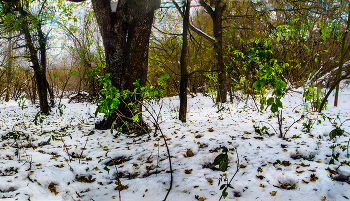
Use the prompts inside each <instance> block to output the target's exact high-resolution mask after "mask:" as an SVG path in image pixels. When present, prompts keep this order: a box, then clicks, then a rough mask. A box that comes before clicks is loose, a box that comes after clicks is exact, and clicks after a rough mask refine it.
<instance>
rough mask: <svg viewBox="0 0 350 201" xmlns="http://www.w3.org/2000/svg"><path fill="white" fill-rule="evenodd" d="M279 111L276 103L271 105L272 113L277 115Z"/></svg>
mask: <svg viewBox="0 0 350 201" xmlns="http://www.w3.org/2000/svg"><path fill="white" fill-rule="evenodd" d="M277 111H278V106H277V105H276V103H273V104H272V105H271V112H273V113H275V112H277Z"/></svg>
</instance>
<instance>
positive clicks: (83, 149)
mask: <svg viewBox="0 0 350 201" xmlns="http://www.w3.org/2000/svg"><path fill="white" fill-rule="evenodd" d="M88 140H89V139H86V140H85V145H84V147H83V148H82V151H81V154H80V156H79V164H80V159H81V157H82V156H83V152H84V150H85V149H86V144H87V141H88Z"/></svg>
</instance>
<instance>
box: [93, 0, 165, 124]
mask: <svg viewBox="0 0 350 201" xmlns="http://www.w3.org/2000/svg"><path fill="white" fill-rule="evenodd" d="M92 5H93V9H94V12H95V16H96V19H97V23H98V25H99V28H100V32H101V35H102V39H103V45H104V48H105V56H106V67H105V69H104V71H105V73H109V74H110V77H109V78H110V80H111V82H112V85H113V86H115V87H116V88H117V89H119V91H120V92H121V91H123V90H126V89H128V90H130V91H133V90H134V89H135V86H134V84H133V83H134V82H136V81H138V82H139V83H140V85H141V86H144V85H145V84H146V79H147V68H148V47H149V38H150V34H151V28H152V23H153V17H154V11H155V9H157V8H158V7H159V5H160V2H158V1H157V0H144V1H138V0H119V1H118V5H117V8H116V12H111V7H110V1H109V0H92ZM136 101H137V102H138V103H137V104H135V105H133V106H129V105H128V103H131V102H135V97H134V99H131V98H127V99H125V100H121V104H120V105H119V106H118V111H116V112H115V113H114V114H112V115H111V116H110V117H109V118H108V119H104V120H103V121H102V122H99V123H97V124H96V125H95V127H96V128H97V129H109V128H111V126H112V123H113V122H115V121H116V125H117V126H118V127H119V126H122V125H124V124H125V123H126V124H127V127H124V128H123V131H128V130H133V129H135V128H138V127H140V125H143V121H142V116H139V121H138V122H133V121H132V120H131V118H132V117H133V116H134V115H135V114H136V113H139V112H141V111H142V106H141V101H142V100H141V96H140V95H137V97H136ZM140 115H141V113H140Z"/></svg>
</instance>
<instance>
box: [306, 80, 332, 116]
mask: <svg viewBox="0 0 350 201" xmlns="http://www.w3.org/2000/svg"><path fill="white" fill-rule="evenodd" d="M324 95H325V93H324V92H323V91H322V90H321V89H319V88H318V87H317V88H316V87H313V86H309V87H306V88H305V89H304V93H303V97H304V98H305V109H306V110H308V105H307V104H306V103H307V102H308V101H309V102H310V104H311V109H312V111H318V109H319V107H320V106H321V103H322V100H323V96H324ZM326 108H327V102H326V104H325V105H324V106H323V108H322V110H323V109H326Z"/></svg>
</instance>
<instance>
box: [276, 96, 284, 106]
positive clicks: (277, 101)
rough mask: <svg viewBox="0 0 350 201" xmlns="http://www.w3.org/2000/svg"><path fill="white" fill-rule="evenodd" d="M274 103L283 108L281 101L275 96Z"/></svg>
mask: <svg viewBox="0 0 350 201" xmlns="http://www.w3.org/2000/svg"><path fill="white" fill-rule="evenodd" d="M276 105H277V107H279V108H283V104H282V102H281V99H279V98H276Z"/></svg>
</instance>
